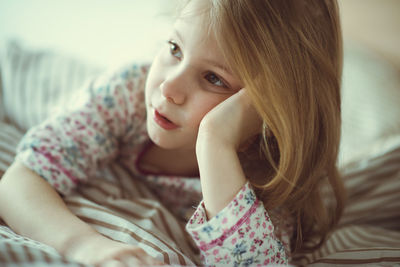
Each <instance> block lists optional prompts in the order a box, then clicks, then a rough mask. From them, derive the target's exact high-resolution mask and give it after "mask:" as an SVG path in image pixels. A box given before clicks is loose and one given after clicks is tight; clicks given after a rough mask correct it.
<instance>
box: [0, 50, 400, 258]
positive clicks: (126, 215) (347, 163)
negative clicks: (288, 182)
mask: <svg viewBox="0 0 400 267" xmlns="http://www.w3.org/2000/svg"><path fill="white" fill-rule="evenodd" d="M347 51H351V50H347ZM0 52H1V56H0V63H1V77H2V83H1V85H2V88H1V91H0V115H2V117H0V119H1V120H0V177H1V176H2V174H3V173H4V172H5V170H6V169H7V167H8V166H9V165H10V164H11V163H12V161H13V159H14V155H15V148H16V145H17V143H18V142H19V140H20V139H21V137H22V135H23V133H24V132H25V130H26V129H28V128H29V127H30V126H32V125H35V124H37V123H39V122H41V121H42V120H44V119H45V118H46V117H48V116H50V115H51V114H53V113H54V112H57V111H58V110H59V109H62V108H63V107H65V106H66V105H68V103H69V100H70V99H71V98H72V96H73V95H74V93H75V92H76V91H75V90H78V89H79V87H80V85H81V84H82V83H84V81H85V80H86V79H87V78H89V77H90V76H91V75H94V74H96V73H98V72H99V71H100V69H98V68H96V67H93V66H89V65H86V64H84V63H81V62H79V61H78V60H75V59H71V58H68V57H65V56H62V55H57V54H54V53H49V52H43V51H40V52H37V51H30V50H29V49H25V48H24V47H22V46H21V45H19V44H16V43H11V44H10V45H9V46H8V47H7V48H6V49H5V50H4V51H0ZM359 52H360V51H359ZM360 53H361V54H357V53H351V56H348V57H346V58H347V61H346V58H345V70H344V72H345V74H344V85H343V87H344V88H343V91H344V92H343V98H344V99H343V104H344V107H343V115H344V118H343V123H344V124H343V125H344V127H343V131H344V132H343V143H342V147H341V162H340V166H341V173H342V175H343V179H344V181H345V184H346V188H347V189H348V204H347V206H346V210H345V213H344V216H343V217H342V219H341V221H340V224H339V226H338V228H337V229H336V230H335V231H334V232H333V233H332V235H331V236H330V237H329V238H328V240H327V242H326V243H325V244H324V245H323V246H322V247H321V248H320V249H318V250H316V251H312V252H309V253H302V254H295V255H294V256H293V261H292V264H293V265H296V266H297V265H301V266H305V265H310V266H332V265H340V266H353V265H361V264H366V265H373V266H376V265H380V266H394V265H399V266H400V194H399V192H400V130H399V129H400V127H399V125H400V121H399V120H398V118H399V117H400V107H399V105H398V104H397V103H400V89H399V88H400V86H399V84H400V83H397V81H398V80H396V79H397V76H396V75H395V74H394V73H392V72H390V71H385V70H386V67H387V66H385V65H381V67H378V66H375V69H372V70H371V69H370V70H369V71H370V72H374V73H375V79H374V81H373V82H368V81H363V83H362V85H361V86H359V87H357V88H355V87H356V86H357V84H359V83H360V81H361V80H363V79H366V77H367V76H368V75H367V74H368V73H369V72H368V71H367V69H366V68H363V69H360V68H358V69H357V68H356V69H354V68H352V67H354V66H358V67H360V66H365V65H367V63H368V62H372V61H369V60H372V59H371V58H368V57H364V56H363V54H362V53H365V51H364V52H362V51H361V52H360ZM346 62H347V63H346ZM346 64H347V65H346ZM346 66H347V69H346ZM384 66H385V67H384ZM369 68H372V67H369ZM378 70H380V71H381V72H379V71H378ZM357 71H358V72H357ZM346 73H347V74H346ZM351 77H355V79H351ZM369 78H371V79H372V78H374V76H373V75H372V76H371V75H370V77H369ZM368 86H370V87H368ZM373 87H375V89H376V88H379V92H380V94H377V93H376V91H373V89H374V88H373ZM349 90H353V91H350V92H349ZM368 96H369V97H368ZM21 99H22V100H23V101H22V102H21ZM385 101H386V102H385ZM380 103H391V105H382V104H381V106H382V107H380V106H379V104H380ZM365 111H369V112H373V113H377V114H375V115H374V116H372V117H371V116H369V117H368V116H366V117H361V115H362V114H364V113H365ZM379 111H381V112H379ZM368 114H372V113H368ZM364 115H365V114H364ZM368 120H371V121H372V122H373V123H366V121H368ZM90 181H91V182H90V183H88V184H86V185H84V186H82V187H80V188H79V190H78V191H76V192H75V194H73V195H72V196H70V197H67V198H66V199H65V201H66V203H67V205H68V207H69V208H70V209H71V210H72V211H73V212H74V213H75V214H77V215H78V216H79V217H80V218H82V219H83V220H85V221H86V222H88V223H89V224H91V225H92V226H93V227H94V228H96V229H97V230H98V231H99V232H101V233H102V234H104V235H106V236H109V237H111V238H113V239H116V240H120V241H122V242H126V243H131V244H137V245H139V246H140V247H141V248H143V249H144V250H145V251H146V252H147V253H148V254H150V255H152V256H154V257H156V258H157V259H159V260H161V261H164V262H165V263H167V264H170V265H175V266H181V265H189V266H190V265H192V266H193V265H198V264H199V256H198V251H197V249H196V247H195V246H194V244H193V242H192V240H191V239H190V238H189V236H188V234H187V233H186V232H185V230H184V222H181V221H178V220H177V219H176V218H175V217H174V216H172V215H171V213H170V212H169V211H168V210H167V209H166V208H165V207H163V206H162V205H161V204H160V203H159V201H158V200H157V197H156V196H155V195H154V194H153V193H152V192H150V191H149V190H148V189H147V187H146V186H145V185H144V184H142V183H141V182H139V181H137V180H135V179H134V177H131V176H130V174H129V173H128V172H127V171H126V170H125V169H124V168H123V167H122V166H120V165H118V164H112V165H109V166H107V167H106V168H104V169H101V170H98V173H97V174H96V177H95V179H91V180H90ZM10 205H12V203H10ZM43 265H46V266H82V265H80V264H77V263H75V262H72V261H70V260H68V259H65V258H63V257H62V256H61V255H59V254H58V253H57V252H56V251H55V250H54V249H53V248H51V247H49V246H47V245H45V244H41V243H39V242H36V241H34V240H30V239H28V238H25V237H22V236H20V235H18V234H16V233H14V232H13V231H12V230H11V229H10V228H8V227H7V226H6V225H5V224H4V222H1V221H0V266H43Z"/></svg>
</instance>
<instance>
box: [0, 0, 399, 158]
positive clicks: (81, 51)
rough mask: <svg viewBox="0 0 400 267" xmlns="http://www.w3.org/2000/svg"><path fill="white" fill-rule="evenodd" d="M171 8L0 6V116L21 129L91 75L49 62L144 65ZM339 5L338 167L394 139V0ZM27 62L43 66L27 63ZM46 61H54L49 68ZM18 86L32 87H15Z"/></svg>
mask: <svg viewBox="0 0 400 267" xmlns="http://www.w3.org/2000/svg"><path fill="white" fill-rule="evenodd" d="M176 1H178V0H57V1H54V0H35V1H33V0H0V61H1V66H0V69H2V76H3V81H2V87H3V89H2V91H3V92H2V93H3V100H2V101H1V102H2V104H3V106H4V109H3V111H2V110H1V108H2V107H1V106H0V117H2V116H3V117H4V116H5V117H8V119H9V120H10V121H11V122H13V123H15V124H16V125H18V126H19V127H20V128H21V129H26V128H28V127H30V126H31V125H34V124H36V123H38V121H40V120H41V119H43V118H45V117H46V116H47V114H49V113H51V112H50V111H51V110H52V109H51V108H52V107H54V106H55V105H61V104H62V102H63V101H64V98H67V96H68V94H70V95H72V94H73V92H72V90H71V87H74V86H77V85H78V84H80V83H81V82H82V81H83V79H84V78H86V76H87V74H88V73H89V72H90V73H91V69H90V68H83V67H82V69H84V70H86V72H85V71H81V70H77V71H76V75H75V76H74V77H73V78H71V77H70V76H68V75H70V74H69V73H67V71H66V70H67V69H68V68H70V67H69V66H70V65H71V64H72V63H68V62H69V61H68V62H67V63H65V62H66V61H65V60H64V59H58V57H56V56H53V55H64V56H66V57H67V58H74V59H77V60H78V61H79V62H82V63H85V64H89V65H91V66H95V67H96V68H97V69H100V70H101V69H104V68H112V67H113V66H115V65H120V64H123V63H125V62H127V61H129V62H131V61H135V60H138V61H151V60H152V58H153V56H154V55H155V53H156V52H157V50H158V47H159V46H160V44H161V43H162V42H164V41H165V40H166V38H167V34H168V33H169V28H170V26H171V24H172V16H171V14H172V13H173V11H174V7H175V4H176ZM339 5H340V9H341V19H342V29H343V35H344V43H345V51H344V52H345V53H344V71H343V86H342V118H343V127H342V144H341V153H340V161H341V162H342V163H346V162H349V161H350V160H352V159H355V158H356V157H357V155H362V154H363V153H362V152H363V151H365V149H367V148H368V147H370V146H371V144H372V143H375V142H376V141H377V140H381V139H382V138H383V137H385V136H389V135H392V134H394V133H396V134H400V119H399V118H400V75H399V71H400V49H399V48H400V0H339ZM10 40H14V43H13V44H12V45H9V41H10ZM49 51H51V53H52V54H48V53H49ZM42 52H43V53H44V54H41V53H42ZM1 54H3V56H2V57H1ZM13 55H14V56H13ZM31 56H36V58H43V59H48V61H43V62H48V63H41V64H39V61H34V60H32V61H29V60H30V59H29V58H30V57H31ZM18 58H20V60H19V61H18V60H17V59H18ZM54 58H56V59H57V60H58V61H55V60H54ZM25 59H26V62H28V63H26V64H25V63H24V62H25V61H24V60H25ZM52 62H58V63H54V64H58V65H55V66H56V68H54V67H53V65H52V64H53V63H52ZM60 62H62V63H60ZM18 64H22V65H21V67H18ZM24 64H25V65H24ZM46 64H47V65H46ZM77 64H78V63H77V62H75V61H74V63H73V65H74V66H75V65H77ZM58 66H60V67H58ZM63 66H64V67H63ZM82 66H83V65H82ZM74 69H76V68H75V67H74ZM15 70H17V71H18V73H17V74H15V73H16V72H15ZM25 76H28V78H26V77H25ZM33 76H35V79H33V78H34V77H33ZM36 76H38V77H39V78H37V77H36ZM25 79H33V81H34V82H35V83H34V84H32V83H25V82H21V81H24V80H25ZM71 84H73V86H72V85H71ZM24 86H25V87H24ZM46 90H47V91H46ZM31 91H33V92H35V96H36V97H37V98H38V99H39V98H40V97H39V96H37V95H38V93H37V92H41V93H42V95H43V96H42V98H43V99H44V100H43V101H46V105H47V106H48V108H47V109H44V108H42V106H43V104H41V105H40V107H39V108H35V109H33V108H31V109H28V111H26V112H25V113H24V114H34V113H35V112H36V113H38V115H37V116H36V115H35V116H36V117H34V119H32V120H30V121H28V120H27V119H26V117H27V115H24V114H21V112H20V109H21V108H20V105H21V99H22V98H23V97H25V98H28V97H30V94H31ZM15 92H19V93H15ZM25 92H27V93H25ZM55 92H56V93H55ZM59 92H65V93H59ZM21 95H22V96H21ZM50 95H55V96H54V98H49V96H50ZM0 98H1V92H0ZM42 98H40V99H42ZM26 103H29V101H28V100H27V102H26ZM26 103H25V104H24V105H26ZM38 103H41V102H40V101H39V102H38ZM24 107H25V106H24ZM40 108H42V109H40ZM38 110H39V111H38ZM1 113H2V114H3V115H1ZM31 117H32V116H31Z"/></svg>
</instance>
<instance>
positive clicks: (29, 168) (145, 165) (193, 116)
mask: <svg viewBox="0 0 400 267" xmlns="http://www.w3.org/2000/svg"><path fill="white" fill-rule="evenodd" d="M341 57H342V48H341V35H340V27H339V19H338V8H337V3H336V2H335V0H324V1H322V0H308V1H298V0H286V1H270V0H257V1H256V0H254V1H253V0H250V1H249V0H207V1H205V0H191V1H187V2H185V3H184V5H183V7H182V8H181V12H180V15H179V16H178V18H177V20H176V23H175V25H174V27H173V30H172V33H171V35H170V37H169V39H168V42H167V44H166V45H165V47H163V48H162V49H161V51H160V53H159V54H158V55H157V56H156V58H155V60H154V62H153V64H152V66H151V68H150V70H148V68H147V67H134V68H129V69H126V70H124V71H122V72H121V73H120V74H117V75H112V76H111V77H110V78H107V77H106V78H99V79H96V80H95V81H94V82H92V83H91V84H90V85H89V86H88V87H89V88H88V90H86V91H85V95H84V96H81V97H80V99H79V101H78V103H77V104H76V106H74V107H71V111H70V112H68V113H66V114H63V115H60V116H57V117H55V118H51V119H49V120H48V121H46V122H44V123H43V124H42V125H39V126H37V127H35V128H33V129H31V130H30V131H29V132H28V133H27V135H26V136H25V137H24V139H23V140H22V142H21V143H20V145H19V148H18V155H17V158H16V161H15V163H14V164H13V165H12V166H11V167H10V168H9V170H8V171H7V173H6V174H5V175H4V177H3V178H2V180H1V183H0V214H1V217H2V219H3V220H4V221H5V222H6V223H7V224H8V225H10V226H11V227H12V228H13V229H14V230H15V231H16V232H18V233H20V234H22V235H26V236H28V237H31V238H33V239H36V240H39V241H41V242H43V243H46V244H49V245H51V246H53V247H54V248H56V249H57V250H58V251H59V252H60V253H61V254H63V255H64V256H65V257H67V258H70V259H73V260H76V261H78V262H81V263H89V264H98V263H104V262H111V261H114V262H118V263H129V264H130V263H132V264H153V265H154V264H162V263H161V262H159V261H156V260H155V259H153V258H151V257H150V256H148V255H147V254H146V253H145V252H144V251H143V250H141V249H140V248H139V247H135V246H132V245H129V244H122V243H119V242H116V241H114V240H111V239H109V238H107V237H105V236H103V235H100V234H99V233H97V232H96V231H95V230H94V229H93V228H92V227H90V226H89V225H88V224H86V223H85V222H83V221H81V220H80V219H79V218H78V217H76V216H75V215H74V214H73V213H71V212H70V211H69V210H68V208H67V207H66V206H65V204H64V203H63V200H62V198H61V197H60V196H59V195H58V194H57V193H56V192H58V193H60V194H61V195H68V194H70V193H71V191H72V190H73V189H74V188H75V187H76V186H79V182H82V181H85V180H87V179H89V177H91V175H93V173H94V172H95V171H96V169H98V168H99V167H100V166H102V165H104V164H106V163H109V162H111V161H113V160H118V161H120V162H121V163H122V164H124V165H125V166H126V167H127V168H129V169H130V170H131V172H132V174H133V176H134V177H135V178H137V179H142V180H144V181H147V182H148V185H149V187H151V188H152V189H153V190H154V191H155V192H157V194H158V196H159V197H160V199H161V201H162V203H163V204H164V205H165V206H167V207H168V208H170V209H171V211H173V212H174V213H175V214H176V215H177V216H180V215H182V214H184V213H186V212H187V211H188V210H190V206H191V202H190V201H188V200H189V198H188V199H185V198H183V197H182V195H181V196H180V199H179V201H176V200H174V199H172V198H171V193H170V190H169V189H168V187H169V186H170V184H169V183H170V182H171V181H173V177H176V176H178V177H179V180H181V183H182V188H183V189H184V190H186V191H187V192H188V195H190V194H192V193H194V192H199V191H200V188H199V187H200V186H199V187H197V185H201V193H202V197H203V200H202V201H201V202H200V204H199V205H198V208H197V209H196V211H195V212H194V214H193V215H192V216H191V218H190V219H189V220H188V222H187V227H186V229H187V231H188V232H189V234H190V235H191V237H192V238H193V240H194V241H195V242H196V244H197V246H198V248H199V249H200V252H201V256H202V261H203V264H206V265H218V264H223V265H237V266H239V265H243V266H248V265H251V264H256V263H257V264H260V265H263V264H269V263H271V264H287V263H288V262H289V260H290V257H291V254H292V253H293V252H295V251H299V250H302V249H303V250H304V249H307V248H312V247H315V246H318V245H319V244H321V243H322V242H323V241H324V238H325V237H326V236H327V234H328V233H329V231H330V230H331V229H332V227H333V226H334V225H335V223H336V222H337V220H338V218H339V216H340V214H341V210H342V206H343V195H344V194H343V186H342V183H341V180H340V178H339V175H338V171H337V168H336V165H335V164H336V158H337V153H338V145H339V135H340V79H341ZM144 79H146V82H145V83H144ZM144 84H145V85H144ZM144 87H145V89H143V88H144ZM144 99H145V103H143V100H144ZM193 177H200V179H193ZM42 178H44V179H42ZM46 181H47V182H46ZM324 184H328V185H330V187H329V188H330V189H331V191H330V192H333V195H334V196H335V198H333V199H331V200H335V201H329V202H325V201H324V200H323V199H322V196H321V192H320V189H321V186H322V185H324ZM189 185H190V186H189ZM198 188H199V189H198ZM324 192H325V191H324ZM326 192H329V191H326ZM10 202H12V203H14V205H13V207H12V208H11V207H10V206H9V205H7V204H6V203H10ZM177 203H180V205H178V206H177ZM27 218H29V219H30V220H29V223H28V222H27V221H28V220H26V219H27ZM44 225H45V226H46V227H43V226H44Z"/></svg>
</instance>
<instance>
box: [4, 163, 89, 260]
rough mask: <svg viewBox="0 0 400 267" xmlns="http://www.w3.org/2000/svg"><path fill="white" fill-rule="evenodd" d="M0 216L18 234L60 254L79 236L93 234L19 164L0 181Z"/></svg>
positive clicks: (48, 186) (56, 197)
mask: <svg viewBox="0 0 400 267" xmlns="http://www.w3.org/2000/svg"><path fill="white" fill-rule="evenodd" d="M0 216H1V218H2V219H3V220H4V221H5V222H6V223H7V224H8V225H9V226H11V228H12V229H13V230H14V231H15V232H17V233H18V234H21V235H23V236H27V237H29V238H32V239H35V240H38V241H40V242H43V243H45V244H47V245H50V246H52V247H54V248H55V249H56V250H57V251H59V252H61V253H64V252H67V251H68V249H69V246H68V244H70V243H71V244H72V243H73V242H74V240H75V239H79V237H80V236H89V235H92V234H94V233H95V231H94V230H93V229H92V228H91V227H89V225H87V224H85V223H84V222H82V221H81V220H79V219H78V218H77V217H76V216H74V215H73V214H72V213H71V212H70V211H69V209H68V208H67V206H66V205H65V204H64V202H63V201H62V199H61V197H60V196H59V195H58V194H57V193H56V191H55V190H54V189H53V188H52V187H51V186H50V185H49V184H48V183H47V182H46V181H45V180H44V179H43V178H41V177H39V176H38V175H37V174H36V173H34V172H33V171H31V170H30V169H28V168H26V167H25V166H23V165H22V164H21V163H18V162H14V163H13V165H12V166H11V167H10V168H9V169H8V170H7V172H6V173H5V174H4V175H3V177H2V178H1V180H0Z"/></svg>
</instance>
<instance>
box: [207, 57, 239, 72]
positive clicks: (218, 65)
mask: <svg viewBox="0 0 400 267" xmlns="http://www.w3.org/2000/svg"><path fill="white" fill-rule="evenodd" d="M204 62H206V63H207V64H209V65H211V66H214V67H216V68H219V69H221V70H222V71H224V72H226V73H227V74H229V75H230V76H233V74H232V72H231V71H230V70H229V69H228V68H227V67H226V66H225V65H222V64H221V63H218V62H216V61H214V60H210V59H204Z"/></svg>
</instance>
